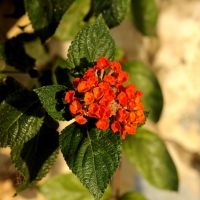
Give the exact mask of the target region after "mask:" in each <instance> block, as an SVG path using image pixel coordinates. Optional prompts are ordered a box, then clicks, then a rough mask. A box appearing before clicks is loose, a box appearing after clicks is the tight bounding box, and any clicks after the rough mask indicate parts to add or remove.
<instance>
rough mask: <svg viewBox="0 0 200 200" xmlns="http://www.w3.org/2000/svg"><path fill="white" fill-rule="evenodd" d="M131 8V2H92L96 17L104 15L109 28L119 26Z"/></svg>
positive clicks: (127, 0)
mask: <svg viewBox="0 0 200 200" xmlns="http://www.w3.org/2000/svg"><path fill="white" fill-rule="evenodd" d="M129 7H130V0H123V1H121V0H115V1H112V0H92V9H93V12H94V14H95V16H98V15H99V14H101V13H102V15H103V18H104V20H105V22H106V24H107V25H108V27H109V28H113V27H114V26H117V25H119V24H120V23H121V22H122V21H123V20H124V18H125V17H126V14H127V12H128V10H129Z"/></svg>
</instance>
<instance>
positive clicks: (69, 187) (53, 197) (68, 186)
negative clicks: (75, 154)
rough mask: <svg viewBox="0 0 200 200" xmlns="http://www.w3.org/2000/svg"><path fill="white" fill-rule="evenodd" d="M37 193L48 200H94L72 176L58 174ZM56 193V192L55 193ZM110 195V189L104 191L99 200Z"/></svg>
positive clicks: (104, 199)
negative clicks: (40, 193)
mask: <svg viewBox="0 0 200 200" xmlns="http://www.w3.org/2000/svg"><path fill="white" fill-rule="evenodd" d="M39 191H40V192H42V194H44V196H45V197H46V198H47V199H48V200H58V199H66V198H67V200H94V197H93V196H92V195H91V194H90V193H89V191H88V190H87V189H86V188H85V187H83V185H82V184H81V182H80V181H79V180H78V178H77V177H76V176H75V175H74V174H71V173H70V174H59V175H56V176H54V177H52V178H50V179H49V180H48V181H47V182H46V183H44V184H43V185H41V186H40V187H39ZM55 191H56V192H55ZM110 194H111V191H110V187H108V189H106V191H105V193H104V195H103V196H102V198H101V200H107V199H108V198H109V196H110Z"/></svg>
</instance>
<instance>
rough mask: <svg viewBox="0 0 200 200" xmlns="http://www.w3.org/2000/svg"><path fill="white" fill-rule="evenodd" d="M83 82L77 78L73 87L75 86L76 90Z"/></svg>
mask: <svg viewBox="0 0 200 200" xmlns="http://www.w3.org/2000/svg"><path fill="white" fill-rule="evenodd" d="M80 82H81V79H80V78H75V79H74V80H73V85H74V87H75V88H77V87H78V84H79V83H80Z"/></svg>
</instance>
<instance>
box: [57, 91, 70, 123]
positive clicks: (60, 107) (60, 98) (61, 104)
mask: <svg viewBox="0 0 200 200" xmlns="http://www.w3.org/2000/svg"><path fill="white" fill-rule="evenodd" d="M65 92H66V91H65V90H61V91H59V92H56V95H55V99H56V101H57V102H56V104H55V109H56V111H58V112H62V116H63V118H64V119H66V120H67V121H69V120H71V119H72V118H73V116H72V115H71V113H70V111H69V104H66V103H65V101H64V94H65Z"/></svg>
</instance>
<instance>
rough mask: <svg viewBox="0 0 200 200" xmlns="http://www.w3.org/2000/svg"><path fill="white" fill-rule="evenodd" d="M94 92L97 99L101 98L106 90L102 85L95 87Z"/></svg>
mask: <svg viewBox="0 0 200 200" xmlns="http://www.w3.org/2000/svg"><path fill="white" fill-rule="evenodd" d="M93 93H94V98H95V99H96V100H99V99H100V98H101V97H102V96H103V95H104V92H103V90H102V89H101V88H100V87H95V88H94V89H93Z"/></svg>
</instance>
